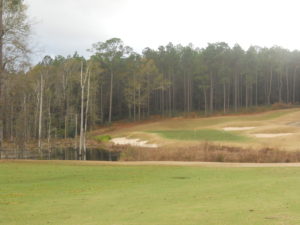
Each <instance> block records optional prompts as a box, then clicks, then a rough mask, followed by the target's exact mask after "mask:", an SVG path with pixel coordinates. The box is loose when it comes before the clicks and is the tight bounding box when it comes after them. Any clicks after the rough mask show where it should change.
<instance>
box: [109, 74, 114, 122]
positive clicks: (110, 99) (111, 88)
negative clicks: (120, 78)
mask: <svg viewBox="0 0 300 225" xmlns="http://www.w3.org/2000/svg"><path fill="white" fill-rule="evenodd" d="M113 80H114V73H113V71H112V70H111V72H110V95H109V115H108V122H109V123H111V112H112V100H113Z"/></svg>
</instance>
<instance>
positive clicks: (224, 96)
mask: <svg viewBox="0 0 300 225" xmlns="http://www.w3.org/2000/svg"><path fill="white" fill-rule="evenodd" d="M223 110H224V114H225V113H226V84H225V82H224V83H223Z"/></svg>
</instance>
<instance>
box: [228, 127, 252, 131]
mask: <svg viewBox="0 0 300 225" xmlns="http://www.w3.org/2000/svg"><path fill="white" fill-rule="evenodd" d="M254 128H255V127H224V128H223V130H225V131H239V130H252V129H254Z"/></svg>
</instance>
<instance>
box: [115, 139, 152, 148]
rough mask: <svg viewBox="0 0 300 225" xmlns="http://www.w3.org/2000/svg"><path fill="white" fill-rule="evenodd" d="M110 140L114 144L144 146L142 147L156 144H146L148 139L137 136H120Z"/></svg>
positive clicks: (150, 146)
mask: <svg viewBox="0 0 300 225" xmlns="http://www.w3.org/2000/svg"><path fill="white" fill-rule="evenodd" d="M110 142H112V143H114V144H115V145H130V146H136V147H144V148H157V147H158V145H157V144H148V141H142V140H140V139H138V138H136V139H129V138H126V137H121V138H113V139H111V140H110Z"/></svg>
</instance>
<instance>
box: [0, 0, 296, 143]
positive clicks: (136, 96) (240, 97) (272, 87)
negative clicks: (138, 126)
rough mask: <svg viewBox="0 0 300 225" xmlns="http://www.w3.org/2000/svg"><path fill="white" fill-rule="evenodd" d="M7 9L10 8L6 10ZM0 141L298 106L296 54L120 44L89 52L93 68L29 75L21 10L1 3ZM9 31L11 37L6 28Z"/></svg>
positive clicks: (52, 63) (48, 68) (80, 63)
mask: <svg viewBox="0 0 300 225" xmlns="http://www.w3.org/2000/svg"><path fill="white" fill-rule="evenodd" d="M5 3H6V4H5ZM1 12H2V16H1V21H0V24H1V27H0V29H1V30H2V36H1V38H0V47H1V51H0V52H1V55H0V64H1V76H0V82H1V85H0V110H1V113H0V117H1V118H0V125H1V126H0V127H1V132H0V140H7V141H13V142H16V143H20V144H22V143H24V142H27V141H29V140H33V139H36V140H39V141H38V142H39V144H38V145H39V146H40V145H41V139H47V140H48V141H50V140H51V138H68V137H76V136H78V135H80V140H81V142H84V138H85V135H84V134H85V132H86V131H87V130H90V129H92V128H93V127H96V126H98V125H103V124H110V123H111V122H112V121H117V120H128V121H136V120H142V119H146V118H149V117H151V116H156V115H159V116H161V117H172V116H178V115H183V114H185V115H189V113H192V112H202V113H203V114H205V115H209V114H212V113H214V112H215V111H222V112H223V113H228V112H232V111H235V112H237V111H239V110H240V109H241V108H248V107H253V106H258V105H270V104H273V103H276V102H284V103H292V104H295V103H297V102H299V100H300V91H299V90H300V70H299V67H300V52H299V51H289V50H287V49H284V48H281V47H278V46H274V47H272V48H265V47H258V46H251V47H250V48H249V49H247V50H244V49H242V48H241V47H240V46H239V45H238V44H236V45H234V46H233V47H230V46H229V45H228V44H226V43H224V42H219V43H210V44H208V45H207V47H205V48H198V47H195V46H193V45H192V44H190V45H188V46H182V45H173V44H172V43H169V44H167V45H166V46H160V47H159V48H158V49H151V48H145V49H144V50H143V52H142V53H137V52H134V51H133V49H132V48H131V47H129V46H126V45H125V44H124V43H123V42H122V40H121V39H119V38H112V39H110V40H107V41H105V42H98V43H95V44H93V45H91V48H90V49H89V51H90V53H91V56H90V57H89V58H88V59H87V58H85V57H83V56H80V55H78V54H77V53H74V54H72V55H69V56H67V57H63V56H56V57H54V58H51V57H50V56H45V57H44V58H43V59H42V60H41V62H40V63H38V64H37V65H34V66H31V67H28V64H27V62H28V60H27V59H28V54H29V53H30V49H29V48H28V46H27V45H26V44H25V43H26V41H24V40H25V39H26V37H27V36H28V35H29V32H30V26H29V25H28V23H27V21H26V19H25V18H26V14H25V13H26V7H25V5H24V4H23V1H1ZM9 26H10V27H9Z"/></svg>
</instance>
